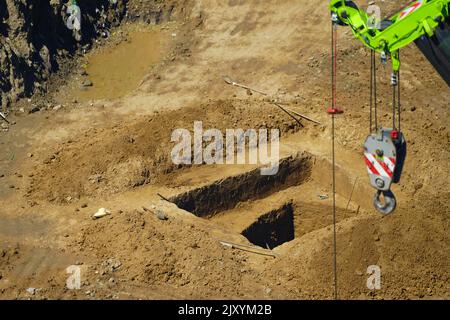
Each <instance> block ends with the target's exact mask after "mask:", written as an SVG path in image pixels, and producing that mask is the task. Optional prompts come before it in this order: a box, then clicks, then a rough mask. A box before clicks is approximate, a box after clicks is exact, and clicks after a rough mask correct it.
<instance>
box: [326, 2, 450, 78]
mask: <svg viewBox="0 0 450 320" xmlns="http://www.w3.org/2000/svg"><path fill="white" fill-rule="evenodd" d="M449 6H450V0H418V1H415V2H413V3H411V4H410V5H409V6H408V7H406V8H404V9H402V10H401V11H400V12H398V13H396V14H394V15H393V16H392V17H390V18H388V19H386V20H383V21H376V19H375V18H374V17H373V16H371V15H369V14H368V13H366V12H365V11H363V10H360V9H358V7H357V6H356V4H355V3H354V2H353V1H348V0H331V2H330V9H331V12H332V14H333V16H334V18H335V19H336V20H337V22H338V23H340V24H342V25H348V26H350V27H351V28H352V30H353V34H354V35H355V36H356V37H357V38H358V39H360V40H361V41H362V42H363V43H364V45H366V46H367V47H369V48H370V49H372V50H374V51H376V52H380V53H385V54H389V55H391V58H392V66H393V70H394V71H398V70H399V69H400V60H399V56H398V50H399V49H401V48H403V47H405V46H407V45H408V44H410V43H411V42H414V41H416V40H417V39H419V38H421V37H422V36H426V37H428V38H431V37H433V36H434V34H435V30H436V28H438V27H439V26H440V25H441V24H442V23H444V22H445V21H446V20H447V21H448V18H449ZM447 54H448V53H447ZM449 59H450V58H449ZM447 63H448V62H447Z"/></svg>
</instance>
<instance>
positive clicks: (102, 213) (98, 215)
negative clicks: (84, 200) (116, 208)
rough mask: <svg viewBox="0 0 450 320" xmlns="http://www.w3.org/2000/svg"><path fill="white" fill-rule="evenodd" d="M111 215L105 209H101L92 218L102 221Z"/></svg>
mask: <svg viewBox="0 0 450 320" xmlns="http://www.w3.org/2000/svg"><path fill="white" fill-rule="evenodd" d="M109 214H111V212H110V211H109V210H107V209H105V208H100V209H99V210H98V211H97V212H96V213H95V214H94V215H93V216H92V218H93V219H94V220H95V219H100V218H103V217H105V216H107V215H109Z"/></svg>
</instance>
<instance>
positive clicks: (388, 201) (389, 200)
mask: <svg viewBox="0 0 450 320" xmlns="http://www.w3.org/2000/svg"><path fill="white" fill-rule="evenodd" d="M381 194H383V197H384V204H383V203H382V202H381V199H380V196H381ZM373 204H374V205H375V209H377V211H378V212H380V213H382V214H384V215H388V214H391V213H392V212H394V210H395V208H396V207H397V200H395V196H394V194H393V193H392V191H391V190H387V191H381V190H378V191H377V193H375V197H374V198H373Z"/></svg>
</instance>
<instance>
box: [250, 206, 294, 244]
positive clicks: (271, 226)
mask: <svg viewBox="0 0 450 320" xmlns="http://www.w3.org/2000/svg"><path fill="white" fill-rule="evenodd" d="M242 235H243V236H244V237H246V238H247V239H248V241H250V242H251V243H253V244H254V245H257V246H260V247H263V248H267V249H273V248H276V247H278V246H280V245H282V244H283V243H286V242H289V241H292V240H294V239H295V227H294V209H293V206H292V203H287V204H285V205H283V206H282V207H281V208H279V209H275V210H272V211H270V212H268V213H266V214H263V215H262V216H260V217H259V218H258V220H257V221H255V222H254V223H253V224H252V225H250V226H249V227H248V228H247V229H245V230H244V231H243V232H242Z"/></svg>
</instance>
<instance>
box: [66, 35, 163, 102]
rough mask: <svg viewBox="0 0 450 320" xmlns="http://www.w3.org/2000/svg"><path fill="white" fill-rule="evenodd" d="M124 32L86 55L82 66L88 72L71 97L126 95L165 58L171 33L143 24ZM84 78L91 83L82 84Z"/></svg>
mask: <svg viewBox="0 0 450 320" xmlns="http://www.w3.org/2000/svg"><path fill="white" fill-rule="evenodd" d="M125 33H126V36H122V37H123V38H125V39H123V41H120V42H119V41H117V39H111V43H110V44H107V45H106V46H105V47H103V48H99V49H96V50H94V51H92V52H91V53H89V54H87V56H86V60H87V63H86V65H84V66H83V67H84V69H85V70H86V73H87V75H85V76H83V77H81V78H78V79H77V83H76V85H75V86H74V89H73V90H72V91H73V92H72V94H71V98H72V99H74V98H76V99H77V100H79V101H81V102H83V101H89V100H101V99H117V98H120V97H123V96H125V95H127V94H128V93H130V92H132V91H133V90H135V89H137V88H138V86H139V84H140V83H141V82H142V80H143V78H144V77H145V75H146V74H147V73H148V72H149V71H150V69H151V67H152V66H154V65H156V64H157V63H159V62H161V61H162V59H163V58H164V56H165V53H166V51H167V48H168V44H169V41H170V33H167V32H164V31H163V30H161V29H157V28H152V29H150V28H144V27H140V28H136V27H135V28H131V27H129V28H126V30H125ZM114 37H115V36H114V35H113V36H112V38H114ZM116 37H117V36H116ZM85 81H88V82H91V83H92V86H83V82H85Z"/></svg>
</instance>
